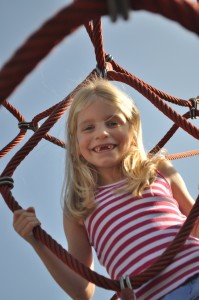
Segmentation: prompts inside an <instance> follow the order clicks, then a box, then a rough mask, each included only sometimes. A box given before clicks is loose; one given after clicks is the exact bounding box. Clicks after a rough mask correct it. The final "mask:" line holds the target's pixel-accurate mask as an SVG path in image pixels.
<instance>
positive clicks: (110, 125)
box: [107, 121, 119, 127]
mask: <svg viewBox="0 0 199 300" xmlns="http://www.w3.org/2000/svg"><path fill="white" fill-rule="evenodd" d="M107 125H108V126H109V127H117V126H119V123H118V122H117V121H109V122H107Z"/></svg>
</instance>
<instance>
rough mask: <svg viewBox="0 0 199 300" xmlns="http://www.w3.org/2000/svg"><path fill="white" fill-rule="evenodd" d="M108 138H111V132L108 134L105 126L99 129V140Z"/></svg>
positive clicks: (97, 136)
mask: <svg viewBox="0 0 199 300" xmlns="http://www.w3.org/2000/svg"><path fill="white" fill-rule="evenodd" d="M108 136H109V132H108V130H107V128H105V127H104V126H102V127H100V128H98V129H97V132H96V138H97V139H104V138H106V137H108Z"/></svg>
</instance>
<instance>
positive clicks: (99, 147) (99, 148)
mask: <svg viewBox="0 0 199 300" xmlns="http://www.w3.org/2000/svg"><path fill="white" fill-rule="evenodd" d="M113 148H114V145H104V146H97V147H95V148H94V150H95V152H101V151H107V150H112V149H113Z"/></svg>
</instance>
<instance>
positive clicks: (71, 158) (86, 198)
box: [63, 78, 162, 219]
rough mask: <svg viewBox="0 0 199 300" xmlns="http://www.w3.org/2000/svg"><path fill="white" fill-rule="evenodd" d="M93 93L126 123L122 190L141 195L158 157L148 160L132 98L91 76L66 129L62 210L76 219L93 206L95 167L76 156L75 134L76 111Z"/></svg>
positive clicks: (95, 184)
mask: <svg viewBox="0 0 199 300" xmlns="http://www.w3.org/2000/svg"><path fill="white" fill-rule="evenodd" d="M96 96H97V97H100V98H101V99H103V101H105V102H106V103H108V104H111V105H112V106H114V107H115V108H116V109H117V110H119V111H120V112H122V113H123V115H124V116H125V117H126V119H127V121H128V122H129V125H130V132H129V138H131V139H132V140H133V145H132V147H131V149H130V151H129V152H128V153H126V154H125V156H124V159H123V161H122V165H121V171H122V174H123V175H124V176H125V177H126V178H127V185H126V187H125V191H127V192H129V193H132V194H133V195H134V196H141V194H142V191H143V190H144V188H145V187H146V186H149V185H150V184H151V183H152V182H153V181H154V179H155V177H156V168H157V164H158V163H159V161H160V159H162V158H160V157H156V158H153V159H152V157H150V156H149V155H147V154H146V152H145V150H144V146H143V140H142V128H141V121H140V114H139V111H138V109H137V107H136V106H135V104H134V102H133V100H132V99H131V98H130V97H128V95H126V94H125V93H123V92H122V91H121V90H120V89H118V88H117V87H116V86H114V85H113V84H111V83H110V82H109V81H107V80H104V79H101V78H95V79H93V80H89V81H87V82H86V84H84V85H83V86H82V87H81V88H80V89H79V91H78V92H77V93H76V94H75V96H74V99H73V102H72V105H71V107H70V111H69V115H68V121H67V128H66V130H67V155H66V170H65V173H66V175H65V181H64V189H63V192H64V195H63V198H64V209H65V213H66V214H67V215H69V216H72V217H73V218H76V219H84V218H86V217H87V216H88V215H89V214H90V213H91V211H92V210H93V209H94V208H95V206H96V205H95V201H94V191H95V189H96V186H97V180H98V175H97V172H96V169H95V167H94V166H93V165H91V164H89V163H88V162H87V161H86V160H85V159H84V158H83V157H82V156H80V155H79V146H78V141H77V136H76V135H77V118H78V114H79V112H80V111H81V110H83V109H84V108H86V107H88V106H89V105H90V104H91V103H92V102H93V101H96ZM93 99H94V100H93Z"/></svg>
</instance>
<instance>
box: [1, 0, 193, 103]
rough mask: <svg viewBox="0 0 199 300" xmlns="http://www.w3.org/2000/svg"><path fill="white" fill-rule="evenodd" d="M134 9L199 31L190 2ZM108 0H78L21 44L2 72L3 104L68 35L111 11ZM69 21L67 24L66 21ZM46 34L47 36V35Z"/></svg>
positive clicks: (154, 1)
mask: <svg viewBox="0 0 199 300" xmlns="http://www.w3.org/2000/svg"><path fill="white" fill-rule="evenodd" d="M130 3H131V8H132V9H133V10H142V9H144V10H147V11H150V12H153V13H159V14H161V15H163V16H164V17H166V18H169V19H171V20H175V21H177V22H178V23H179V24H181V25H182V26H184V27H185V28H186V29H188V30H190V31H192V32H195V33H196V34H199V7H198V5H196V4H194V3H191V2H190V1H180V0H173V1H167V0H151V1H148V0H131V1H130ZM107 12H108V9H107V4H106V1H105V0H95V1H90V0H87V1H86V0H85V1H76V2H75V3H73V4H71V5H69V6H67V7H65V8H64V9H62V10H61V11H60V12H59V13H57V14H56V15H55V16H54V17H53V18H52V19H50V20H48V21H47V22H45V23H44V25H43V26H42V27H41V28H40V29H39V30H38V31H37V32H35V33H34V34H32V35H31V36H30V37H29V38H28V40H27V41H26V42H25V43H24V45H22V47H20V48H19V49H18V50H17V51H16V52H15V53H14V55H13V56H12V57H11V59H10V60H9V61H8V62H7V63H6V64H5V65H4V67H3V68H2V70H1V72H0V103H2V102H3V101H4V100H5V99H7V98H8V97H9V96H10V95H11V93H12V92H13V91H14V89H15V88H16V87H17V86H18V85H19V84H20V83H21V82H22V81H23V79H24V78H25V77H26V76H27V75H28V74H29V73H30V72H31V71H32V70H33V69H34V68H35V67H36V65H37V64H38V63H39V62H40V61H41V60H42V59H43V58H44V57H45V56H46V55H47V54H48V53H49V52H50V51H51V50H52V48H53V47H55V46H56V45H58V44H59V43H60V42H61V41H62V40H63V38H64V37H65V36H67V35H68V34H70V33H72V32H74V31H75V30H76V29H77V28H78V27H79V26H80V25H82V24H85V23H86V22H88V21H89V20H90V19H91V16H92V18H93V19H94V18H96V17H100V16H102V15H104V14H107ZM66 20H67V23H66ZM44 37H45V38H44Z"/></svg>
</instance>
